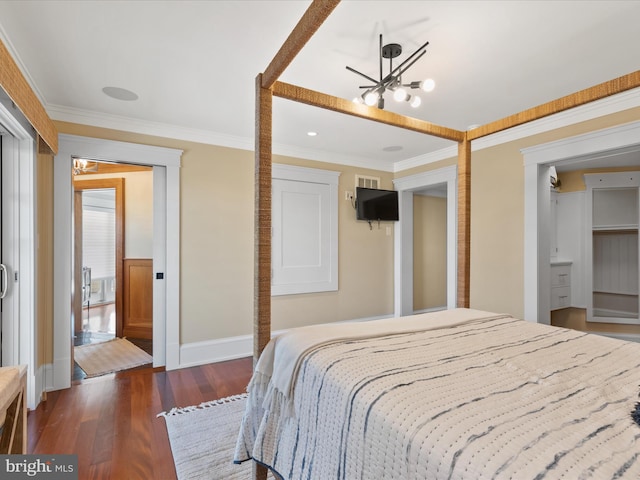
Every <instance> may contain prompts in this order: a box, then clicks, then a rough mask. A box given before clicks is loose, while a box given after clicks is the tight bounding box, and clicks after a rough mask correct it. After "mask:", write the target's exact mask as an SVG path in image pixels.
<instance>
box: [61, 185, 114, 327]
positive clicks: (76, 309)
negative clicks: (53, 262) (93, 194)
mask: <svg viewBox="0 0 640 480" xmlns="http://www.w3.org/2000/svg"><path fill="white" fill-rule="evenodd" d="M106 188H113V189H114V190H115V202H116V207H115V217H116V218H115V222H116V225H115V227H116V228H115V236H116V238H115V244H116V252H115V262H116V264H115V271H116V305H115V314H116V337H122V335H123V333H122V332H123V327H122V321H123V312H124V308H123V304H124V301H123V293H124V273H123V263H124V238H125V237H124V236H125V230H124V225H125V222H124V179H123V178H101V179H93V180H92V179H82V180H75V179H74V181H73V189H74V241H73V244H74V272H73V275H74V276H73V281H74V286H75V288H74V291H76V290H77V289H78V288H79V285H80V283H81V276H82V267H83V265H82V197H81V194H82V192H83V191H84V190H102V189H106ZM78 197H79V198H78ZM78 209H79V210H80V211H78ZM78 227H80V228H78ZM73 313H74V323H75V325H74V328H75V330H77V328H78V324H79V325H82V297H81V295H74V305H73ZM78 316H80V322H78Z"/></svg>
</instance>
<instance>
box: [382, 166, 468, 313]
mask: <svg viewBox="0 0 640 480" xmlns="http://www.w3.org/2000/svg"><path fill="white" fill-rule="evenodd" d="M457 179H458V168H457V166H456V165H451V166H449V167H443V168H439V169H437V170H431V171H427V172H423V173H418V174H415V175H410V176H407V177H401V178H396V179H395V180H394V181H393V185H394V186H395V188H396V190H398V202H399V210H400V222H398V224H396V227H395V228H394V233H395V237H394V270H395V272H394V315H395V316H396V317H401V316H405V315H413V313H414V311H413V195H414V192H418V191H420V190H424V189H426V188H428V187H432V186H435V185H442V184H445V185H446V190H447V308H455V307H456V285H457V245H458V240H457V238H458V234H457V230H456V226H457V224H458V223H457V212H458V194H457ZM452 246H453V248H451V247H452Z"/></svg>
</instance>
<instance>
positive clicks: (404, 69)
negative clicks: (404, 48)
mask: <svg viewBox="0 0 640 480" xmlns="http://www.w3.org/2000/svg"><path fill="white" fill-rule="evenodd" d="M425 53H427V51H426V50H423V51H422V53H421V54H420V55H418V56H417V57H416V58H414V59H413V61H412V62H411V63H410V64H409V65H407V66H406V67H405V68H403V69H402V70H400V71H399V72H398V75H397V76H398V77H399V76H400V75H402V74H403V73H404V72H406V71H407V70H409V68H411V66H412V65H413V64H414V63H416V62H417V61H418V60H420V59H421V58H422V56H423V55H424V54H425Z"/></svg>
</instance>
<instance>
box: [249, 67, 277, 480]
mask: <svg viewBox="0 0 640 480" xmlns="http://www.w3.org/2000/svg"><path fill="white" fill-rule="evenodd" d="M272 110H273V95H272V94H271V90H269V89H265V88H262V74H259V75H258V76H257V77H256V125H255V128H256V146H255V148H256V150H255V215H254V242H255V249H254V269H255V272H254V277H253V278H254V280H253V281H254V289H253V292H254V293H253V296H254V298H253V363H254V365H255V364H256V362H257V361H258V358H260V354H261V353H262V350H264V347H265V346H266V345H267V343H268V342H269V338H270V337H271V164H272V160H271V156H272V154H271V135H272V121H271V119H272ZM253 478H254V479H255V480H265V479H266V478H267V469H266V467H264V466H262V465H259V464H258V463H256V462H253Z"/></svg>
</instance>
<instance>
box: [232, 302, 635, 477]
mask: <svg viewBox="0 0 640 480" xmlns="http://www.w3.org/2000/svg"><path fill="white" fill-rule="evenodd" d="M639 367H640V344H636V343H633V342H625V341H621V340H616V339H612V338H607V337H603V336H597V335H593V334H587V333H583V332H578V331H574V330H568V329H563V328H557V327H551V326H547V325H541V324H536V323H530V322H526V321H523V320H520V319H517V318H513V317H511V316H509V315H498V314H495V313H491V312H481V311H474V310H467V309H454V310H450V311H445V312H438V313H430V314H423V315H415V316H411V317H403V318H401V319H389V320H386V321H381V322H367V324H357V325H356V324H350V325H346V326H341V325H337V326H336V325H329V326H315V327H311V328H309V327H305V328H302V329H294V330H292V331H290V332H288V333H287V334H286V335H285V336H284V337H278V338H276V339H274V340H272V341H271V342H270V344H269V345H268V346H267V348H266V349H265V353H264V354H263V356H262V357H261V359H260V362H258V365H257V366H256V370H255V372H254V376H253V378H252V380H251V383H250V385H249V387H248V390H249V399H248V402H247V407H246V411H245V415H244V418H243V421H242V425H241V427H240V432H239V436H238V441H237V447H236V453H235V461H236V462H242V461H246V460H250V459H254V460H256V461H258V462H260V463H262V464H264V465H266V466H268V467H269V468H270V469H271V470H272V471H273V472H274V473H275V474H277V475H279V476H280V477H281V478H284V479H292V480H294V479H295V480H298V479H322V480H326V479H334V478H335V479H348V480H352V479H403V480H410V479H441V478H442V479H445V478H446V479H485V478H487V479H488V478H498V479H500V478H514V479H543V478H551V479H555V478H568V479H580V478H596V479H605V478H640V459H639V458H638V457H639V456H640V426H639V425H638V424H636V423H635V422H634V420H633V418H632V415H631V412H632V410H633V409H634V406H635V404H636V403H637V401H638V388H639V385H640V368H639Z"/></svg>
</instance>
